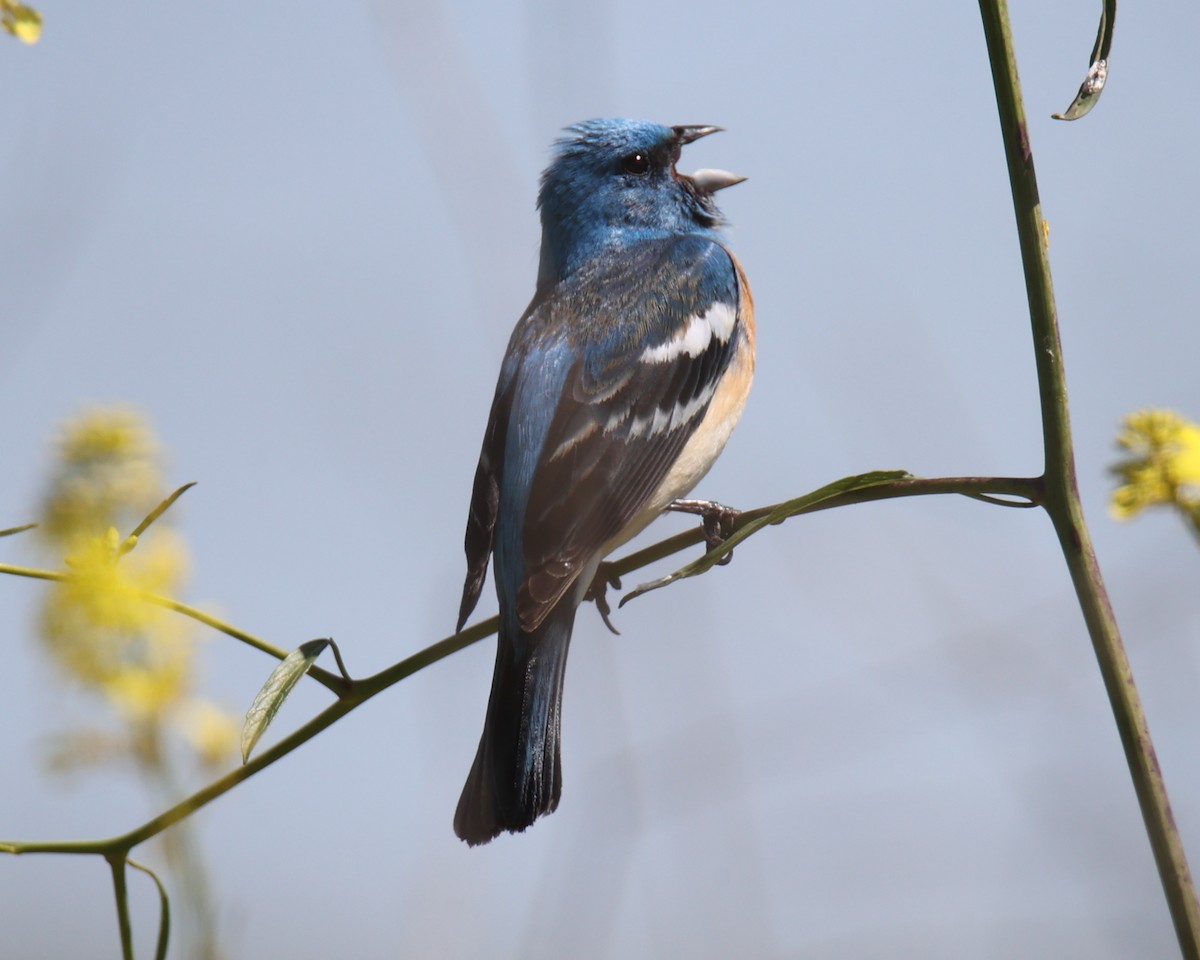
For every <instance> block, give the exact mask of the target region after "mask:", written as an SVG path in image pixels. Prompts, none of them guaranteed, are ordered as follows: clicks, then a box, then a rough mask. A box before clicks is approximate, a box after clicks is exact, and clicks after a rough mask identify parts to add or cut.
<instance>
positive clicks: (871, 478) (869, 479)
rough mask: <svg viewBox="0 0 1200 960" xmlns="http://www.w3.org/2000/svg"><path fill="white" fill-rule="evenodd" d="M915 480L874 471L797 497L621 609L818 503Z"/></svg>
mask: <svg viewBox="0 0 1200 960" xmlns="http://www.w3.org/2000/svg"><path fill="white" fill-rule="evenodd" d="M911 477H912V474H911V473H909V472H908V471H906V470H872V471H871V472H870V473H859V474H855V475H854V476H852V477H843V478H842V479H841V480H835V481H833V483H827V484H826V485H825V486H823V487H821V488H820V489H819V490H814V491H813V492H812V493H806V494H805V495H804V496H802V497H796V498H795V499H794V500H785V501H784V502H783V503H781V504H779V506H777V507H776V508H775V509H774V510H772V511H771V512H770V513H768V514H765V515H764V516H761V517H757V518H755V519H754V520H751V521H749V522H747V523H744V524H742V525H740V526H739V527H738V528H737V529H736V530H735V531H734V532H733V534H732V535H731V536H729V537H728V538H726V539H725V540H724V541H722V542H721V543H720V544H718V545H717V546H715V547H713V548H712V549H711V550H709V551H708V553H706V554H705V555H704V556H702V557H701V558H700V559H699V560H693V561H692V562H691V563H689V564H685V565H684V566H682V567H680V568H679V569H678V570H676V571H675V572H674V573H671V574H668V575H667V576H665V577H660V578H659V579H658V580H652V581H650V582H649V583H643V584H642V585H641V586H639V587H637V588H636V589H634V590H631V591H630V592H629V593H627V594H625V596H623V597H622V598H621V602H620V604H619V605H618V606H619V607H623V606H625V604H627V603H628V602H629V601H630V600H632V599H634V598H635V597H640V596H642V595H643V594H646V593H649V592H650V591H652V590H658V589H660V588H661V587H665V586H667V585H668V584H671V583H674V582H675V581H676V580H686V579H687V578H688V577H694V576H696V575H698V574H701V573H706V572H707V571H708V570H711V569H712V568H713V567H715V566H716V565H717V563H718V562H720V560H721V558H722V557H724V556H726V555H727V554H728V553H730V552H731V551H732V550H733V548H734V547H736V546H737V545H738V544H739V543H741V542H742V541H743V540H745V539H747V538H748V537H752V536H753V535H754V534H756V533H758V531H759V530H761V529H762V528H763V527H766V526H770V525H772V524H776V523H783V521H784V520H787V519H788V518H789V517H794V516H796V514H798V513H803V512H805V511H806V510H810V509H811V508H812V507H814V506H816V505H817V504H818V503H821V502H823V501H825V500H831V499H833V498H834V497H838V496H841V495H842V494H844V493H850V492H851V491H853V490H862V489H863V488H865V487H877V486H879V485H880V484H883V483H892V482H894V481H896V480H907V479H909V478H911Z"/></svg>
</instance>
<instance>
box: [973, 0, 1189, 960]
mask: <svg viewBox="0 0 1200 960" xmlns="http://www.w3.org/2000/svg"><path fill="white" fill-rule="evenodd" d="M979 8H980V12H981V13H982V15H983V29H984V35H985V37H986V39H987V48H988V59H989V61H990V62H991V67H992V79H993V81H994V83H995V87H996V104H997V108H998V109H999V113H1000V128H1001V133H1002V135H1003V138H1004V152H1005V156H1006V157H1007V159H1008V176H1009V181H1010V183H1011V185H1012V195H1013V207H1014V210H1015V213H1016V218H1017V234H1018V236H1019V237H1020V242H1021V261H1022V265H1023V267H1024V271H1025V287H1026V292H1027V294H1028V297H1029V313H1030V320H1031V322H1032V325H1033V342H1034V350H1035V354H1036V362H1037V376H1038V390H1039V393H1040V396H1041V410H1042V437H1043V443H1044V447H1045V458H1046V467H1045V474H1044V477H1043V480H1044V483H1045V499H1044V501H1043V504H1044V506H1045V508H1046V511H1047V512H1048V513H1049V514H1050V518H1051V520H1052V522H1053V524H1054V530H1055V532H1056V533H1057V535H1058V540H1059V544H1060V545H1061V547H1062V551H1063V555H1064V557H1065V559H1066V562H1067V567H1068V569H1069V570H1070V573H1071V579H1072V581H1073V582H1074V585H1075V592H1076V595H1077V596H1078V598H1079V605H1080V608H1081V609H1082V611H1083V617H1084V621H1085V622H1086V624H1087V628H1088V633H1089V634H1090V635H1091V638H1092V645H1093V647H1094V648H1095V651H1096V659H1097V660H1098V661H1099V664H1100V673H1101V675H1102V676H1103V678H1104V686H1105V689H1106V691H1107V692H1108V699H1109V702H1110V703H1111V704H1112V709H1113V715H1114V716H1115V718H1116V721H1117V730H1118V732H1119V733H1120V736H1121V744H1122V746H1123V747H1124V749H1125V759H1126V761H1127V762H1128V764H1129V772H1130V775H1131V776H1132V778H1133V786H1134V789H1135V790H1136V792H1137V798H1138V803H1139V805H1140V806H1141V809H1142V817H1143V819H1144V820H1145V822H1146V831H1147V833H1148V834H1149V837H1150V846H1151V848H1152V850H1153V852H1154V859H1155V862H1156V863H1157V865H1158V873H1159V877H1160V879H1161V880H1162V885H1163V890H1164V892H1165V893H1166V897H1167V904H1168V906H1169V908H1170V911H1171V919H1172V920H1173V922H1174V924H1175V933H1176V936H1177V937H1178V938H1179V945H1180V949H1181V952H1182V954H1183V956H1184V957H1187V958H1189V960H1200V904H1198V903H1197V900H1196V890H1195V887H1194V885H1193V883H1192V876H1191V872H1190V871H1189V869H1188V863H1187V856H1186V854H1185V853H1184V849H1183V842H1182V840H1181V838H1180V836H1179V830H1178V828H1177V827H1176V825H1175V818H1174V817H1173V816H1172V814H1171V805H1170V802H1169V801H1168V799H1167V788H1166V784H1165V782H1164V780H1163V776H1162V771H1161V770H1160V769H1159V766H1158V759H1157V757H1156V756H1155V753H1154V744H1153V742H1152V741H1151V739H1150V730H1149V727H1148V725H1147V723H1146V715H1145V712H1144V711H1143V710H1142V703H1141V698H1140V697H1139V696H1138V692H1137V687H1136V686H1135V684H1134V680H1133V670H1132V668H1131V667H1130V665H1129V658H1128V656H1127V655H1126V653H1125V647H1124V645H1123V644H1122V642H1121V634H1120V631H1119V630H1118V628H1117V622H1116V618H1115V617H1114V616H1113V611H1112V606H1111V605H1110V603H1109V601H1108V594H1107V591H1106V590H1105V587H1104V579H1103V577H1102V576H1101V573H1100V567H1099V565H1098V564H1097V562H1096V555H1095V552H1094V551H1093V549H1092V542H1091V537H1090V535H1089V534H1088V529H1087V525H1086V523H1085V521H1084V518H1083V508H1082V506H1081V504H1080V500H1079V487H1078V484H1077V482H1076V477H1075V455H1074V448H1073V447H1072V443H1071V424H1070V419H1069V414H1068V409H1067V387H1066V376H1065V371H1064V369H1063V361H1062V350H1061V344H1060V341H1059V334H1058V318H1057V314H1056V310H1055V306H1054V288H1053V284H1052V282H1051V278H1050V262H1049V258H1048V256H1047V250H1046V236H1045V226H1044V221H1043V219H1042V210H1041V204H1040V201H1039V199H1038V189H1037V178H1036V176H1035V174H1034V169H1033V151H1032V149H1031V147H1030V144H1029V133H1028V130H1027V128H1026V125H1025V107H1024V104H1023V103H1022V100H1021V87H1020V80H1019V79H1018V77H1017V63H1016V55H1015V52H1014V49H1013V43H1012V31H1011V26H1010V23H1009V18H1008V5H1007V3H1006V0H979Z"/></svg>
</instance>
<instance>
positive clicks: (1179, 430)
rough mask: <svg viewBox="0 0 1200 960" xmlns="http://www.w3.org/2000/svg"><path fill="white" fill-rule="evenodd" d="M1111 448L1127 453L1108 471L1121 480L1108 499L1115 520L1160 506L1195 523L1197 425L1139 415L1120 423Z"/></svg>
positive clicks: (1172, 416) (1160, 413)
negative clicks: (1173, 509)
mask: <svg viewBox="0 0 1200 960" xmlns="http://www.w3.org/2000/svg"><path fill="white" fill-rule="evenodd" d="M1117 445H1118V446H1119V447H1120V448H1121V449H1122V450H1123V451H1125V452H1126V453H1127V456H1126V457H1125V459H1123V460H1121V461H1119V462H1118V463H1116V464H1115V465H1114V466H1113V467H1112V472H1113V473H1114V474H1115V475H1116V476H1117V477H1118V478H1119V479H1120V480H1121V481H1122V483H1121V485H1120V486H1119V487H1117V489H1116V490H1114V491H1113V495H1112V504H1111V507H1112V512H1113V515H1114V516H1115V517H1116V518H1117V519H1119V520H1127V519H1129V518H1130V517H1133V516H1136V515H1137V514H1138V513H1140V512H1141V511H1142V510H1144V509H1145V508H1146V507H1152V506H1160V505H1166V506H1174V507H1177V508H1179V509H1181V510H1183V511H1184V512H1185V513H1186V514H1187V515H1188V518H1189V519H1190V520H1191V521H1192V522H1193V523H1198V522H1200V425H1197V424H1195V423H1192V422H1191V421H1190V420H1187V419H1185V418H1184V417H1182V416H1180V415H1179V414H1177V413H1174V412H1173V411H1170V410H1142V411H1139V412H1137V413H1131V414H1130V415H1129V416H1127V417H1126V418H1125V419H1124V420H1123V421H1122V424H1121V432H1120V434H1118V436H1117Z"/></svg>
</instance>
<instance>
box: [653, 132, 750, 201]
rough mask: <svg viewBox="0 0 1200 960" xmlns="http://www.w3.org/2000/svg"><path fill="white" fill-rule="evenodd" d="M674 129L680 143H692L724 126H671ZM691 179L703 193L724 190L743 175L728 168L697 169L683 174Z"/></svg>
mask: <svg viewBox="0 0 1200 960" xmlns="http://www.w3.org/2000/svg"><path fill="white" fill-rule="evenodd" d="M671 129H672V130H674V131H675V136H677V137H678V138H679V142H680V143H681V144H687V143H692V142H693V141H695V140H699V139H700V138H701V137H707V136H708V135H709V134H710V133H720V132H721V131H722V130H723V129H724V127H713V126H707V125H702V124H695V125H692V126H679V127H672V128H671ZM683 176H686V177H687V178H688V179H689V180H691V181H692V183H694V184H695V185H696V187H697V189H699V190H702V191H704V192H705V193H716V192H717V191H718V190H724V189H725V188H726V187H732V186H733V185H734V184H735V183H741V182H742V181H743V180H745V179H746V178H745V177H739V176H738V175H737V174H736V173H730V172H729V171H728V170H709V169H707V168H705V169H703V170H697V171H696V172H695V173H689V174H683Z"/></svg>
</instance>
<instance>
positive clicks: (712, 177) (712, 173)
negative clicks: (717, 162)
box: [687, 167, 746, 193]
mask: <svg viewBox="0 0 1200 960" xmlns="http://www.w3.org/2000/svg"><path fill="white" fill-rule="evenodd" d="M687 177H688V179H689V180H691V181H692V183H694V184H695V185H696V186H697V187H698V188H699V189H701V190H703V191H704V192H705V193H716V192H717V191H718V190H724V189H725V188H726V187H732V186H733V185H734V184H738V183H741V182H742V181H743V180H745V179H746V178H745V177H739V176H738V175H737V174H736V173H730V172H729V171H728V170H710V169H709V168H708V167H705V168H703V169H701V170H697V171H696V172H695V173H689V174H687Z"/></svg>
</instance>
